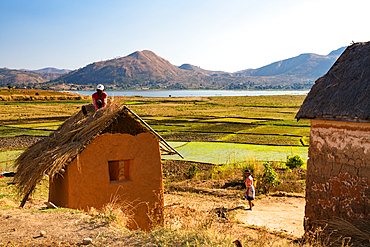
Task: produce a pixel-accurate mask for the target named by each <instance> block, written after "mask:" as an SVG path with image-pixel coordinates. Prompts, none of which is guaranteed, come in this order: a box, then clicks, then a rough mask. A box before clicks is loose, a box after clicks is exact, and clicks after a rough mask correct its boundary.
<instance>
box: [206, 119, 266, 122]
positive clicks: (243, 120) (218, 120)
mask: <svg viewBox="0 0 370 247" xmlns="http://www.w3.org/2000/svg"><path fill="white" fill-rule="evenodd" d="M205 122H230V123H256V122H261V119H250V118H214V119H208V120H205Z"/></svg>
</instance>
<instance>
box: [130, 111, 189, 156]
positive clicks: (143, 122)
mask: <svg viewBox="0 0 370 247" xmlns="http://www.w3.org/2000/svg"><path fill="white" fill-rule="evenodd" d="M124 109H126V110H127V111H129V112H130V113H131V114H132V115H134V116H135V117H136V118H137V119H138V120H139V121H140V122H141V123H142V124H144V125H145V126H146V127H147V128H148V129H149V130H150V131H151V132H152V133H153V134H154V135H155V136H157V137H158V138H159V140H160V141H162V142H163V143H162V144H163V145H164V146H166V147H167V148H169V149H171V150H172V151H174V152H175V153H176V154H177V155H179V156H180V157H181V158H183V159H184V157H183V156H182V155H181V154H180V153H179V152H177V150H176V149H174V148H173V147H171V145H170V144H168V143H167V142H166V140H165V139H163V137H162V136H160V135H159V134H158V133H157V132H155V130H154V129H152V127H150V126H149V124H147V123H146V122H145V121H144V120H143V119H141V118H140V117H139V116H138V115H137V114H136V113H135V112H133V111H132V110H131V109H130V108H128V107H127V106H126V105H125V106H124Z"/></svg>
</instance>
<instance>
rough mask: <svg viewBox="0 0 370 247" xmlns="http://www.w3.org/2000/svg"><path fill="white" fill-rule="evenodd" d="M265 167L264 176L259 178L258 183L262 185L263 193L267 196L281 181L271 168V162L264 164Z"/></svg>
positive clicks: (261, 175)
mask: <svg viewBox="0 0 370 247" xmlns="http://www.w3.org/2000/svg"><path fill="white" fill-rule="evenodd" d="M263 166H264V169H263V171H262V174H259V175H258V176H257V181H258V183H259V184H260V187H261V189H262V191H263V193H264V194H267V193H268V192H269V191H270V189H271V188H272V187H276V186H278V185H279V184H280V183H281V181H280V179H279V178H278V174H277V173H276V171H275V170H274V169H273V168H272V167H271V165H270V162H266V163H264V164H263Z"/></svg>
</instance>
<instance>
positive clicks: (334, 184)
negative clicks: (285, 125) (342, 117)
mask: <svg viewBox="0 0 370 247" xmlns="http://www.w3.org/2000/svg"><path fill="white" fill-rule="evenodd" d="M308 156H309V159H308V161H307V177H306V208H305V230H306V231H307V230H311V228H312V227H316V226H317V225H320V224H324V223H325V222H327V221H329V220H330V219H333V218H334V217H340V218H343V219H345V220H347V221H349V222H354V221H356V219H364V218H369V217H370V187H369V184H370V183H369V179H370V124H369V123H354V122H340V121H320V120H312V121H311V134H310V147H309V151H308Z"/></svg>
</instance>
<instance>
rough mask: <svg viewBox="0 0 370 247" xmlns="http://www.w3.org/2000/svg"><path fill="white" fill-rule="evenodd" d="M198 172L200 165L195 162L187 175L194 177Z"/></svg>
mask: <svg viewBox="0 0 370 247" xmlns="http://www.w3.org/2000/svg"><path fill="white" fill-rule="evenodd" d="M197 174H198V166H197V164H195V163H193V164H191V165H190V166H189V168H188V171H187V173H186V177H187V178H189V179H191V178H194V177H195V176H196V175H197Z"/></svg>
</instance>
